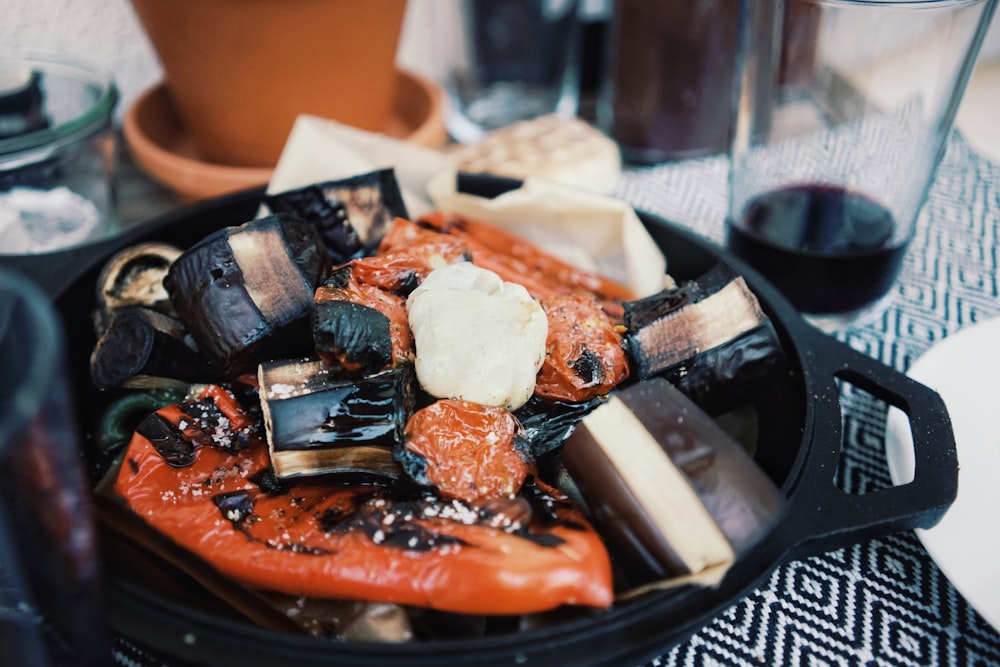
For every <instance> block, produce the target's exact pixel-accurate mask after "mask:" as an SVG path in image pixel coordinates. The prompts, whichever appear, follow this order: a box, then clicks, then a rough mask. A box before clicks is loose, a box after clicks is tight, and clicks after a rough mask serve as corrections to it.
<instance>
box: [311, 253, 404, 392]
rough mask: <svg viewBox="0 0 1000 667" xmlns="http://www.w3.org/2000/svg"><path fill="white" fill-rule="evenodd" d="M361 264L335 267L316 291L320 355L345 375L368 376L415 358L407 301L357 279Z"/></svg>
mask: <svg viewBox="0 0 1000 667" xmlns="http://www.w3.org/2000/svg"><path fill="white" fill-rule="evenodd" d="M358 262H359V260H354V261H351V262H348V263H347V264H344V265H342V266H340V267H337V268H336V269H334V270H333V271H332V272H331V273H330V276H329V277H328V278H327V279H326V281H324V282H323V284H322V285H320V286H319V287H318V288H316V294H315V297H314V314H313V341H314V343H315V349H316V356H318V357H319V358H320V359H322V360H323V361H325V362H326V363H327V364H329V365H330V366H333V367H335V368H338V369H340V370H341V371H343V374H344V375H345V376H352V377H357V376H363V375H370V374H372V373H375V372H377V371H380V370H383V369H386V368H389V367H390V366H395V365H400V364H404V363H409V362H410V361H412V359H413V335H412V333H411V332H410V324H409V320H408V317H407V314H406V299H405V298H403V297H402V296H399V295H398V294H393V293H392V292H390V291H389V290H386V289H384V288H382V287H379V286H377V285H369V284H365V283H362V282H361V281H360V280H358V276H357V273H358V271H357V269H358Z"/></svg>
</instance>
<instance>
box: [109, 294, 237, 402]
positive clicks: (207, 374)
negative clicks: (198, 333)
mask: <svg viewBox="0 0 1000 667" xmlns="http://www.w3.org/2000/svg"><path fill="white" fill-rule="evenodd" d="M185 334H186V332H185V330H184V325H183V324H182V323H181V322H180V321H178V320H175V319H173V318H171V317H170V316H168V315H164V314H163V313H160V312H158V311H155V310H152V309H150V308H146V307H144V306H121V307H119V308H115V309H114V310H113V311H111V315H110V319H109V320H108V322H107V326H106V328H105V330H104V332H103V334H102V335H101V337H100V339H98V341H97V344H96V345H95V346H94V349H93V351H92V352H91V355H90V375H91V380H92V381H93V382H94V385H95V386H96V387H97V388H98V389H101V390H105V389H111V388H113V387H120V386H123V385H125V384H127V383H128V382H129V381H130V380H131V379H132V378H135V377H136V376H148V377H151V378H163V379H165V380H168V381H170V380H173V381H180V382H182V383H195V382H215V381H217V380H218V379H219V371H218V369H217V368H216V367H215V366H214V365H213V364H212V363H211V362H209V361H208V360H207V359H206V358H205V357H204V355H202V354H200V353H199V352H198V351H196V350H194V349H192V348H191V347H189V346H188V345H187V344H186V342H185V340H184V338H185Z"/></svg>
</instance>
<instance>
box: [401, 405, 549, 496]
mask: <svg viewBox="0 0 1000 667" xmlns="http://www.w3.org/2000/svg"><path fill="white" fill-rule="evenodd" d="M397 458H398V459H399V460H400V462H401V463H402V464H403V467H404V469H406V471H407V473H408V474H409V475H410V476H411V477H413V478H414V479H416V480H417V481H418V482H421V483H423V484H425V485H427V486H432V487H434V488H436V489H437V490H438V491H439V492H440V493H441V494H442V495H445V496H448V497H449V498H458V499H459V500H463V501H465V502H469V503H476V502H479V501H483V500H488V499H491V498H507V497H512V496H514V495H515V494H516V493H517V492H518V491H520V489H521V485H522V484H524V480H525V479H527V478H528V475H529V474H531V473H533V472H534V465H533V461H532V457H531V454H530V453H529V448H528V443H527V441H526V439H525V432H524V429H523V428H522V427H521V425H520V424H519V423H518V421H517V419H516V418H515V417H514V415H513V414H512V413H511V412H510V411H508V410H506V409H505V408H501V407H493V406H488V405H482V404H480V403H474V402H472V401H460V400H450V399H446V400H440V401H435V402H434V403H432V404H430V405H429V406H427V407H425V408H422V409H420V410H418V411H417V412H416V413H415V414H414V415H413V416H412V417H410V420H409V421H408V422H407V423H406V430H405V442H404V445H403V449H402V451H401V452H400V453H399V455H398V456H397Z"/></svg>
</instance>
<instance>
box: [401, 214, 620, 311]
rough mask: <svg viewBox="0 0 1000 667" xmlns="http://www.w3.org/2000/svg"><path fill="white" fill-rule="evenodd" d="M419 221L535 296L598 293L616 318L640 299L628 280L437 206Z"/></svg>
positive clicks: (476, 262) (475, 260)
mask: <svg viewBox="0 0 1000 667" xmlns="http://www.w3.org/2000/svg"><path fill="white" fill-rule="evenodd" d="M417 223H418V224H420V225H424V226H427V227H429V228H431V229H436V230H438V231H440V232H442V233H446V234H449V235H451V236H454V237H455V238H458V239H460V240H461V241H462V242H463V243H465V244H466V245H467V246H468V248H469V252H470V253H471V255H472V263H473V264H476V265H477V266H481V267H483V268H484V269H489V270H491V271H493V272H494V273H496V274H498V275H499V276H500V277H502V278H503V279H504V280H507V281H509V282H514V283H519V284H521V285H523V286H524V287H525V288H526V289H527V290H528V292H530V293H531V295H532V296H534V297H535V298H538V299H540V298H543V297H546V296H551V295H553V294H566V293H576V294H579V293H585V294H589V295H596V296H597V297H599V298H600V299H601V300H602V302H603V305H604V307H605V309H606V310H607V311H608V313H609V314H610V315H612V316H613V317H615V318H616V319H620V317H621V315H622V312H623V310H622V305H621V304H622V302H624V301H627V300H630V299H635V298H636V294H635V293H634V292H633V291H632V290H631V289H630V288H628V287H626V286H625V285H622V284H620V283H617V282H615V281H613V280H611V279H609V278H605V277H604V276H601V275H599V274H597V273H593V272H591V271H584V270H582V269H579V268H577V267H575V266H572V265H571V264H568V263H566V262H564V261H562V260H560V259H558V258H556V257H554V256H552V255H550V254H548V253H546V252H545V251H543V250H542V249H541V248H539V247H538V246H536V245H534V244H533V243H531V242H529V241H526V240H524V239H523V238H521V237H519V236H516V235H514V234H511V233H510V232H507V231H504V230H502V229H499V228H498V227H494V226H492V225H489V224H486V223H484V222H479V221H476V220H471V219H468V218H466V217H463V216H459V215H457V214H454V213H448V212H443V211H432V212H430V213H427V214H425V215H423V216H421V217H420V218H419V219H418V220H417Z"/></svg>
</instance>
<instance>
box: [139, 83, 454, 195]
mask: <svg viewBox="0 0 1000 667" xmlns="http://www.w3.org/2000/svg"><path fill="white" fill-rule="evenodd" d="M442 104H443V92H442V90H441V88H440V86H438V85H437V84H435V83H433V82H431V81H429V80H427V79H425V78H424V77H421V76H418V75H416V74H414V73H412V72H407V71H404V70H400V71H399V72H398V78H397V84H396V103H395V107H394V110H393V114H392V116H391V117H390V119H389V121H388V122H387V123H386V127H385V129H384V130H383V131H384V133H385V134H386V135H388V136H390V137H394V138H397V139H405V140H407V141H410V142H413V143H415V144H419V145H421V146H428V147H431V148H437V147H439V146H442V145H443V144H444V143H445V141H446V140H447V137H448V135H447V131H446V130H445V127H444V117H443V115H442ZM122 129H123V133H124V135H125V140H126V141H127V142H128V145H129V148H131V150H132V153H133V155H134V156H135V160H136V162H137V163H138V164H139V166H140V167H141V168H142V169H143V170H144V171H145V172H146V173H147V174H149V175H150V176H151V177H152V178H154V179H155V180H157V181H159V182H160V183H162V184H164V185H166V186H167V187H168V188H170V189H171V190H173V191H174V192H176V193H177V194H178V195H180V196H181V197H182V198H184V199H185V200H188V201H198V200H202V199H210V198H212V197H218V196H221V195H224V194H228V193H231V192H237V191H239V190H245V189H247V188H252V187H256V186H260V185H264V184H266V183H267V182H268V181H269V180H270V179H271V174H272V172H273V171H274V170H273V168H271V167H239V166H233V165H225V164H217V163H212V162H206V161H204V160H203V159H202V158H201V157H200V156H199V154H198V149H197V147H196V146H195V145H194V141H193V139H192V137H191V135H190V134H189V132H188V131H187V129H186V128H185V126H184V124H183V122H182V121H181V119H180V117H179V116H178V114H177V111H176V110H175V108H174V105H173V103H172V102H171V100H170V97H169V95H168V94H167V90H166V87H165V86H164V84H162V83H160V84H158V85H156V86H153V87H152V88H150V89H149V90H147V91H146V92H144V93H143V94H142V95H140V96H139V97H138V98H137V99H136V101H135V103H134V104H133V105H132V106H131V107H130V108H129V109H128V111H126V113H125V117H124V119H123V128H122Z"/></svg>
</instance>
